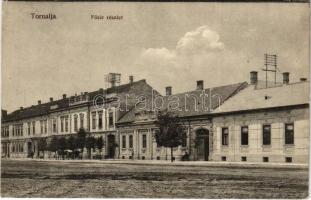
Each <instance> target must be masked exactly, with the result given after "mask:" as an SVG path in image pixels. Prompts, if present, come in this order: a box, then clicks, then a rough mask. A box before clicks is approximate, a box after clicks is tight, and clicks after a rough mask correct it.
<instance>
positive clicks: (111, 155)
mask: <svg viewBox="0 0 311 200" xmlns="http://www.w3.org/2000/svg"><path fill="white" fill-rule="evenodd" d="M107 146H108V149H107V150H108V158H114V154H115V147H116V143H115V136H114V135H108V145H107Z"/></svg>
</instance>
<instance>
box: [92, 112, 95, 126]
mask: <svg viewBox="0 0 311 200" xmlns="http://www.w3.org/2000/svg"><path fill="white" fill-rule="evenodd" d="M95 128H96V112H92V129H95Z"/></svg>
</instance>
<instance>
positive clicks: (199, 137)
mask: <svg viewBox="0 0 311 200" xmlns="http://www.w3.org/2000/svg"><path fill="white" fill-rule="evenodd" d="M196 142H197V156H198V160H205V161H207V160H208V156H209V131H208V130H207V129H199V130H197V131H196Z"/></svg>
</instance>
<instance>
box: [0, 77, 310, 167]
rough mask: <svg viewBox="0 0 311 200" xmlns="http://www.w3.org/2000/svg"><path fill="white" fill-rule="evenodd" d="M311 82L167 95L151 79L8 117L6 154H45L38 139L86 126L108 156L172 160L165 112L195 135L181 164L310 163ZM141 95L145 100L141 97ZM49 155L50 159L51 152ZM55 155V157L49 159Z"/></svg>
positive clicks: (253, 82) (253, 81)
mask: <svg viewBox="0 0 311 200" xmlns="http://www.w3.org/2000/svg"><path fill="white" fill-rule="evenodd" d="M308 94H309V81H306V80H305V79H302V80H301V81H299V82H296V83H290V82H289V73H283V82H282V83H270V82H263V81H259V80H258V78H257V72H251V74H250V83H247V82H242V83H237V84H231V85H225V86H220V87H214V88H204V82H203V81H197V87H196V88H195V89H194V90H193V91H189V92H185V93H179V94H172V87H167V88H166V95H165V96H162V95H160V94H159V93H158V92H156V91H155V90H153V89H152V87H151V86H150V85H148V84H147V83H146V81H145V80H141V81H137V82H133V78H132V77H131V78H130V83H128V84H125V85H119V86H115V85H114V86H113V87H110V88H108V89H105V90H103V89H100V90H98V91H94V92H90V93H81V95H74V96H71V97H68V98H67V97H66V95H64V96H63V98H62V99H60V100H57V101H53V99H50V102H48V103H44V104H41V101H39V102H38V105H36V106H31V107H29V108H21V109H20V110H17V111H14V112H13V113H10V114H7V113H6V112H4V111H3V112H2V129H1V136H2V137H1V145H2V157H8V158H27V157H31V154H32V153H33V154H34V157H40V153H39V151H38V140H39V139H40V138H51V137H53V136H69V135H74V134H77V131H78V130H79V129H80V128H83V129H85V130H86V131H87V132H89V133H90V134H92V135H94V136H95V137H102V138H103V141H104V147H103V149H102V150H101V151H100V152H101V153H102V155H103V157H104V158H110V159H141V160H170V159H171V153H170V149H167V148H164V147H161V146H159V145H158V144H157V142H156V140H155V134H156V132H157V131H159V127H158V125H157V117H156V111H157V110H169V111H171V112H173V113H174V114H176V116H178V118H179V119H180V123H181V124H182V126H183V128H184V131H185V132H186V135H187V138H185V140H184V142H183V143H182V145H180V146H179V147H176V148H174V149H173V157H174V158H173V159H175V160H181V159H183V158H184V157H185V155H188V157H189V160H201V161H223V162H224V161H231V162H281V163H282V162H288V163H291V162H293V163H308V158H309V99H308ZM142 96H143V98H139V99H138V101H137V97H142ZM48 155H49V154H48ZM49 158H53V156H52V157H51V155H50V156H49Z"/></svg>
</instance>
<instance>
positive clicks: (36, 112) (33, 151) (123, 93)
mask: <svg viewBox="0 0 311 200" xmlns="http://www.w3.org/2000/svg"><path fill="white" fill-rule="evenodd" d="M152 92H153V89H152V88H151V86H149V85H148V84H147V83H146V81H145V80H140V81H136V82H134V81H133V77H130V83H128V84H124V85H119V86H113V87H110V88H108V89H105V90H104V89H99V90H97V91H94V92H90V93H88V92H83V93H81V94H80V95H74V96H70V97H67V96H66V95H65V94H64V95H63V98H62V99H60V100H56V101H54V100H53V98H50V101H49V102H47V103H41V100H39V101H38V104H37V105H34V106H31V107H28V108H23V107H21V108H20V109H19V110H16V111H14V112H12V113H10V114H7V113H6V112H5V111H3V112H2V124H1V136H2V137H1V145H2V148H1V149H2V151H1V155H2V157H6V158H30V157H34V158H39V157H42V155H40V152H39V150H38V142H39V140H40V139H42V138H46V139H47V141H48V142H49V141H50V140H51V138H52V137H54V136H55V137H62V136H63V137H69V136H70V135H75V134H77V132H78V131H79V130H80V129H81V128H82V129H84V130H85V131H86V132H88V133H90V134H91V135H93V136H95V137H100V136H101V137H102V138H103V142H104V147H103V149H102V150H101V153H102V154H103V157H106V158H118V148H115V146H116V145H115V144H118V141H119V140H118V136H117V130H116V126H115V123H116V122H117V121H118V119H119V118H120V116H122V115H123V114H124V113H125V112H126V110H127V109H129V108H131V107H132V106H134V103H135V99H134V97H135V96H140V95H143V94H151V93H152ZM127 107H128V108H127ZM45 156H48V157H49V158H53V154H51V152H49V153H48V154H45Z"/></svg>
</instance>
